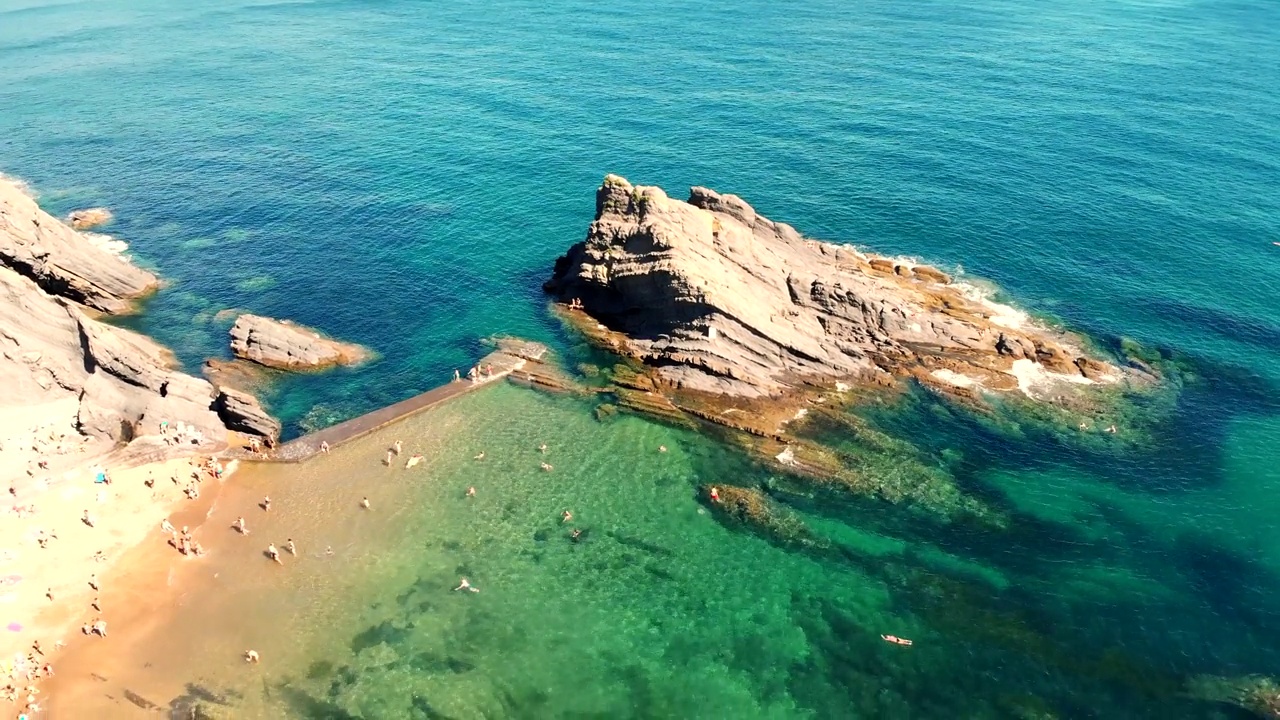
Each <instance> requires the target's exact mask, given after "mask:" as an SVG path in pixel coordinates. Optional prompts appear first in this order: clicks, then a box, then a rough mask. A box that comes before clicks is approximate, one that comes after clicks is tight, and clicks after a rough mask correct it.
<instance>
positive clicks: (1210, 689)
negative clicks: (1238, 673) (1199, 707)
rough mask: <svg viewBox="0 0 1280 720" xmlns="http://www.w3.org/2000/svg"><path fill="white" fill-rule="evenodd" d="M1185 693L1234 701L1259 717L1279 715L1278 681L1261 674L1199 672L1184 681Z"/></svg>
mask: <svg viewBox="0 0 1280 720" xmlns="http://www.w3.org/2000/svg"><path fill="white" fill-rule="evenodd" d="M1187 694H1189V695H1191V696H1192V697H1196V698H1200V699H1201V700H1209V701H1211V702H1220V703H1228V704H1231V705H1236V706H1238V707H1241V708H1244V709H1245V710H1248V711H1249V712H1251V713H1253V714H1254V715H1257V716H1258V717H1260V718H1268V720H1277V719H1280V682H1277V681H1276V680H1275V679H1273V678H1269V677H1266V676H1264V675H1249V676H1246V677H1238V678H1227V677H1217V676H1214V675H1198V676H1196V677H1194V678H1192V679H1191V680H1190V682H1189V683H1188V684H1187Z"/></svg>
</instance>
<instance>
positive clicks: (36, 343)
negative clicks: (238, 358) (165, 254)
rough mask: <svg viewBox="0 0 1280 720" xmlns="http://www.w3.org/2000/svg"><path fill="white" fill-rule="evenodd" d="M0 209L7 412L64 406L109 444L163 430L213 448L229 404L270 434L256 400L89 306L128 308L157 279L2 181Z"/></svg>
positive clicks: (0, 315)
mask: <svg viewBox="0 0 1280 720" xmlns="http://www.w3.org/2000/svg"><path fill="white" fill-rule="evenodd" d="M0 210H2V212H0V412H5V413H8V412H19V411H20V410H19V408H34V407H52V406H54V405H58V404H60V403H62V402H63V401H66V402H70V403H73V407H74V410H75V417H74V420H73V421H74V424H75V426H76V427H77V429H78V430H79V431H80V433H81V434H83V435H85V436H88V437H92V438H98V439H101V440H104V441H109V442H108V443H107V444H110V443H113V442H115V443H118V442H129V441H132V440H135V439H137V438H139V437H141V436H159V435H160V434H161V433H160V429H161V427H162V425H163V426H164V427H166V428H167V429H168V432H167V433H166V434H165V435H164V438H165V441H166V442H167V443H168V444H169V445H170V446H174V445H177V444H184V445H191V446H195V447H198V448H199V449H201V450H206V451H207V450H216V449H220V448H221V447H223V446H225V445H226V442H227V427H228V424H229V423H230V422H231V420H224V419H223V417H222V416H220V414H219V411H220V409H222V408H224V407H231V408H241V409H242V414H244V415H249V416H251V417H252V418H253V420H252V421H251V422H250V421H245V422H243V423H242V424H243V425H245V426H247V427H250V428H259V429H261V430H263V431H264V432H265V431H269V430H270V429H271V428H272V427H273V426H272V425H271V423H269V422H267V420H269V418H267V419H266V420H264V419H263V418H261V417H258V416H259V415H262V413H261V408H257V407H256V402H254V403H253V404H252V405H253V407H252V408H245V406H246V405H248V404H249V403H248V402H247V401H245V400H244V399H243V398H235V399H231V400H227V399H224V395H226V393H225V392H224V391H220V390H218V389H216V388H215V387H214V386H213V385H212V384H211V383H209V382H208V381H206V380H203V379H201V378H197V377H192V376H190V375H187V374H184V373H182V372H180V371H178V370H177V369H175V362H174V358H173V354H172V353H170V352H169V351H168V350H166V349H165V348H164V347H162V346H160V345H159V344H157V343H155V342H154V341H152V340H150V339H149V338H147V337H144V336H142V335H139V334H138V333H134V332H131V331H129V330H125V329H123V328H119V327H115V326H112V325H108V324H106V323H104V322H102V321H100V320H98V319H97V315H98V313H96V312H93V310H90V309H88V308H92V309H94V310H99V311H104V312H113V311H125V310H128V309H129V299H130V298H132V297H135V296H136V295H138V294H139V293H142V292H146V291H147V290H148V289H149V288H151V287H153V286H154V285H155V278H154V277H153V276H152V275H151V274H149V273H146V272H144V271H141V270H138V269H137V268H134V267H133V266H132V265H130V264H129V263H128V262H127V261H126V260H124V259H122V258H120V257H118V256H116V255H112V254H110V253H103V252H101V251H99V250H98V249H97V248H96V247H94V246H93V245H92V244H91V243H90V242H89V241H88V240H87V239H86V238H84V237H83V236H81V235H80V234H79V233H77V232H75V231H74V230H72V229H71V228H69V227H67V226H66V225H64V224H63V223H62V222H61V221H59V220H56V219H54V218H53V217H51V216H49V215H48V214H46V213H44V212H43V211H42V210H40V209H39V208H37V207H35V203H34V202H33V201H31V200H30V198H28V197H27V196H26V195H24V194H22V193H21V192H20V190H19V189H18V188H17V186H15V185H13V184H12V183H9V182H7V181H3V180H0ZM60 292H61V293H65V294H64V295H61V296H60V295H59V294H58V293H60ZM82 303H83V304H82ZM228 417H233V418H234V413H233V414H232V415H229V416H228ZM236 422H239V421H238V420H237V421H236ZM274 428H275V432H278V428H279V426H278V424H277V425H274ZM254 431H255V430H253V429H250V430H247V432H254Z"/></svg>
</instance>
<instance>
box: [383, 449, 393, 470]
mask: <svg viewBox="0 0 1280 720" xmlns="http://www.w3.org/2000/svg"><path fill="white" fill-rule="evenodd" d="M382 464H383V465H386V466H387V467H391V451H390V450H388V451H387V459H386V460H384V461H383V462H382Z"/></svg>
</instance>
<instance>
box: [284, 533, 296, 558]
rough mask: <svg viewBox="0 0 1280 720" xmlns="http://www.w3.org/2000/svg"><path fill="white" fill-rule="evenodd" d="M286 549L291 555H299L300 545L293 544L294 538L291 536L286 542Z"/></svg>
mask: <svg viewBox="0 0 1280 720" xmlns="http://www.w3.org/2000/svg"><path fill="white" fill-rule="evenodd" d="M284 549H285V551H286V552H288V553H289V554H290V555H293V556H294V557H297V556H298V547H297V546H296V545H294V544H293V538H289V540H288V541H287V542H285V544H284Z"/></svg>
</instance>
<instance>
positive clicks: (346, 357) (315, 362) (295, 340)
mask: <svg viewBox="0 0 1280 720" xmlns="http://www.w3.org/2000/svg"><path fill="white" fill-rule="evenodd" d="M231 352H232V353H233V354H234V355H235V356H236V357H239V358H244V359H245V360H252V361H253V362H256V363H258V364H260V365H265V366H267V367H273V368H280V369H283V370H320V369H323V368H327V367H332V366H334V365H355V364H358V363H360V362H362V361H364V360H365V359H367V358H368V357H369V351H368V350H366V349H365V348H363V347H360V346H359V345H353V344H351V343H344V342H339V341H337V340H331V339H329V338H326V337H324V336H323V335H321V334H320V333H319V332H318V331H316V330H313V329H311V328H309V327H304V326H302V325H296V324H294V323H292V322H290V321H288V320H274V319H272V318H265V317H261V316H259V315H241V316H240V317H238V318H236V322H235V325H233V326H232V327H231Z"/></svg>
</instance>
